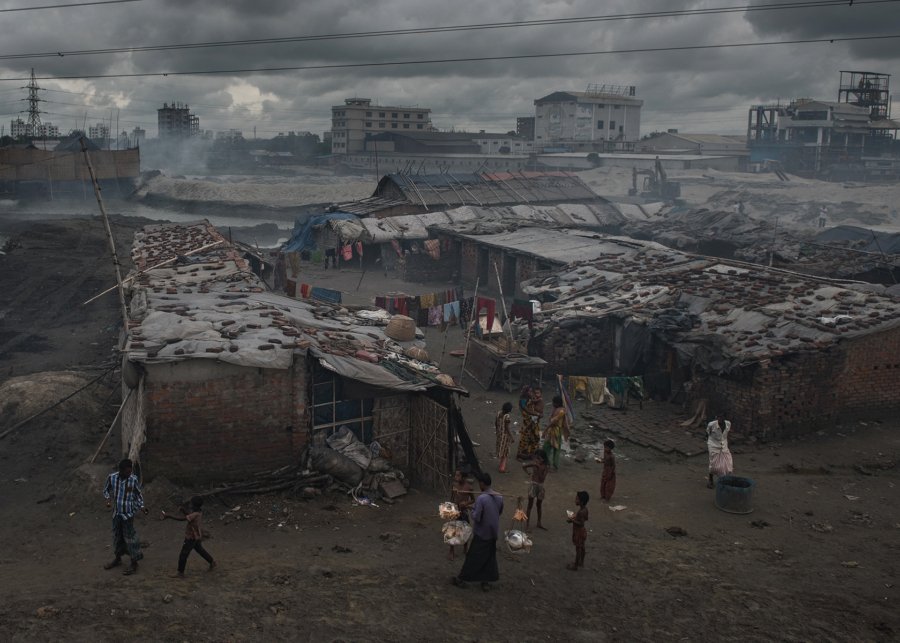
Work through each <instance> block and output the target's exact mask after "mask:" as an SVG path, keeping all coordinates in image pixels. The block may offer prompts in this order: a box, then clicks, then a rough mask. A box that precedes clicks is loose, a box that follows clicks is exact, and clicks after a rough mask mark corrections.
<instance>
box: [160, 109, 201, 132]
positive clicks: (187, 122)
mask: <svg viewBox="0 0 900 643" xmlns="http://www.w3.org/2000/svg"><path fill="white" fill-rule="evenodd" d="M156 115H157V125H158V127H159V134H158V136H159V138H161V139H184V138H191V137H192V136H198V135H199V134H200V117H199V116H195V115H194V114H191V110H190V108H189V107H188V106H187V105H186V104H184V103H172V104H171V105H169V104H168V103H163V106H162V108H161V109H158V110H156Z"/></svg>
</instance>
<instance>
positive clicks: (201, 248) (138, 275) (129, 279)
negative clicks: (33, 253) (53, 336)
mask: <svg viewBox="0 0 900 643" xmlns="http://www.w3.org/2000/svg"><path fill="white" fill-rule="evenodd" d="M220 243H224V240H221V241H213V242H212V243H208V244H206V245H205V246H200V247H199V248H196V249H194V250H189V251H188V252H185V253H184V254H182V255H179V256H181V257H187V256H188V255H192V254H196V253H198V252H200V251H201V250H207V249H209V248H212V247H213V246H217V245H219V244H220ZM177 259H178V257H172V258H171V259H166V260H165V261H162V262H160V263H158V264H156V265H155V266H150V267H149V268H145V269H144V270H141V271H139V272H138V273H137V274H136V275H134V276H133V277H125V279H123V280H122V284H123V285H124V284H126V283H128V282H129V281H134V280H135V279H137V278H138V277H140V276H141V275H143V274H145V273H148V272H150V271H151V270H156V269H157V268H162V267H163V266H165V265H166V264H170V263H172V262H173V261H176V260H177ZM116 288H118V286H111V287H110V288H107V289H106V290H104V291H103V292H101V293H97V294H96V295H94V296H93V297H91V298H90V299H88V300H87V301H83V302H81V305H82V306H84V305H86V304H89V303H91V302H92V301H94V300H95V299H98V298H100V297H102V296H103V295H105V294H106V293H108V292H112V291H113V290H115V289H116Z"/></svg>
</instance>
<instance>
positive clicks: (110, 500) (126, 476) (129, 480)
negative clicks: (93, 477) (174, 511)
mask: <svg viewBox="0 0 900 643" xmlns="http://www.w3.org/2000/svg"><path fill="white" fill-rule="evenodd" d="M103 497H104V498H106V506H107V508H110V507H112V510H113V519H112V533H113V552H114V555H115V558H113V560H112V561H111V562H109V563H107V564H106V565H104V566H103V569H112V568H113V567H118V566H119V565H121V564H122V556H125V555H127V556H128V558H129V559H130V561H131V564H130V565H129V566H128V567H127V568H126V569H125V571H124V572H123V573H124V574H125V575H126V576H131V575H132V574H134V573H135V572H137V570H138V561H139V560H141V559H142V558H143V557H144V554H143V552H141V541H140V540H138V537H137V532H135V530H134V515H135V514H136V513H137V512H138V510H141V511H143V512H144V513H145V514H146V513H148V509H147V507H145V506H144V496H143V494H142V493H141V483H140V482H139V481H138V479H137V476H136V475H134V466H133V464H132V462H131V460H129V459H127V458H126V459H124V460H122V461H121V462H119V470H118V471H117V472H115V473H111V474H109V476H108V477H107V478H106V486H104V487H103Z"/></svg>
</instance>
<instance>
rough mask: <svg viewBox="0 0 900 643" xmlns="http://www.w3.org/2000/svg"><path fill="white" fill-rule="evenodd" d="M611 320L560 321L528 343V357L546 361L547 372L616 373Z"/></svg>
mask: <svg viewBox="0 0 900 643" xmlns="http://www.w3.org/2000/svg"><path fill="white" fill-rule="evenodd" d="M613 350H614V334H613V320H612V319H611V318H609V317H605V318H599V319H593V320H590V321H578V322H572V323H567V322H565V321H564V322H562V323H561V324H560V325H558V326H556V327H555V328H554V329H553V330H551V331H550V332H549V333H547V334H545V335H539V336H537V337H535V338H533V339H532V340H531V341H530V342H529V343H528V354H529V355H534V356H537V357H541V358H543V359H544V360H546V361H547V368H546V371H545V372H546V373H547V374H551V373H563V374H565V375H598V374H607V375H612V374H613V373H615V366H614V356H613Z"/></svg>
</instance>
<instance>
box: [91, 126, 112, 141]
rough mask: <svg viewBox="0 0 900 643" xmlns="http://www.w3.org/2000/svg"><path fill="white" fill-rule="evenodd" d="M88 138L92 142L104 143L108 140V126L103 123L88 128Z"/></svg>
mask: <svg viewBox="0 0 900 643" xmlns="http://www.w3.org/2000/svg"><path fill="white" fill-rule="evenodd" d="M88 138H89V139H91V140H92V141H105V140H106V139H108V138H109V126H108V125H106V124H104V123H97V124H96V125H91V126H90V127H89V128H88Z"/></svg>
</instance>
